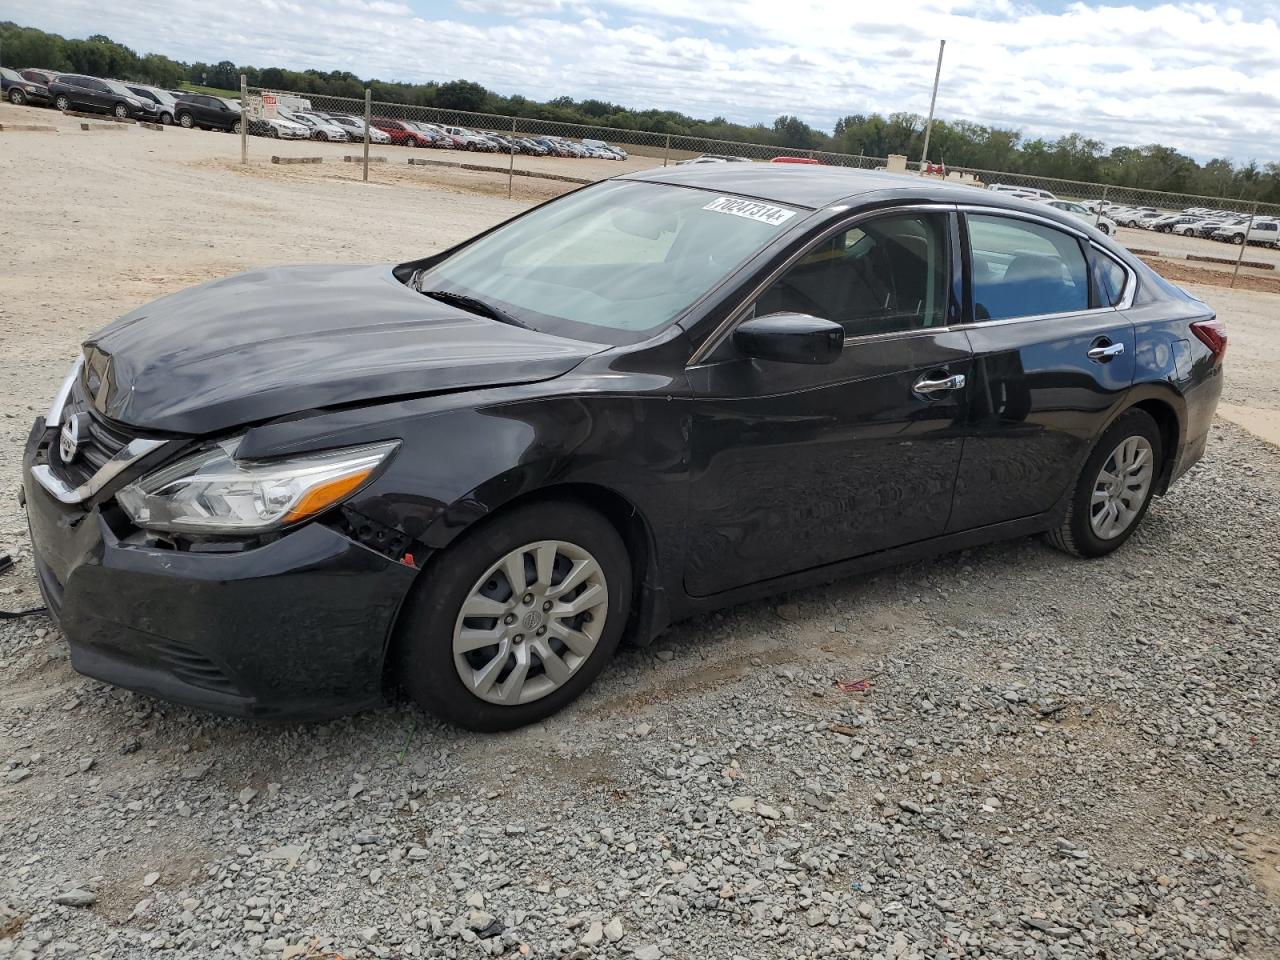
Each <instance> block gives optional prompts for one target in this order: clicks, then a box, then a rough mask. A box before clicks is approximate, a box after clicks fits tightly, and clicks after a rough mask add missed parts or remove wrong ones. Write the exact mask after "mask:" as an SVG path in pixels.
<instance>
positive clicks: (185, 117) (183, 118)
mask: <svg viewBox="0 0 1280 960" xmlns="http://www.w3.org/2000/svg"><path fill="white" fill-rule="evenodd" d="M178 125H179V126H181V127H185V128H186V129H188V130H190V129H191V128H192V126H193V125H194V124H193V123H192V120H191V114H189V113H184V114H181V115H180V116H179V117H178Z"/></svg>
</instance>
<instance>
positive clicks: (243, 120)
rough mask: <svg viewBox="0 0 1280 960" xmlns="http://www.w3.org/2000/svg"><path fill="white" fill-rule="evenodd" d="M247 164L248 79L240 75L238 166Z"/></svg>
mask: <svg viewBox="0 0 1280 960" xmlns="http://www.w3.org/2000/svg"><path fill="white" fill-rule="evenodd" d="M248 162H249V78H248V77H247V76H245V75H244V74H243V73H242V74H240V164H241V166H243V165H244V164H246V163H248Z"/></svg>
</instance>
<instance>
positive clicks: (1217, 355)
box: [1191, 317, 1227, 363]
mask: <svg viewBox="0 0 1280 960" xmlns="http://www.w3.org/2000/svg"><path fill="white" fill-rule="evenodd" d="M1191 332H1192V333H1194V334H1195V335H1196V339H1197V340H1199V341H1200V342H1201V343H1203V344H1204V345H1205V346H1206V347H1208V348H1209V352H1210V353H1212V354H1213V359H1214V360H1215V361H1217V362H1219V363H1221V362H1222V358H1223V356H1225V355H1226V352H1227V325H1226V324H1225V323H1223V322H1222V321H1221V320H1219V319H1218V318H1217V317H1214V318H1213V319H1212V320H1197V321H1196V322H1195V323H1193V324H1192V325H1191Z"/></svg>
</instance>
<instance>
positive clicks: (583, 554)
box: [23, 164, 1226, 730]
mask: <svg viewBox="0 0 1280 960" xmlns="http://www.w3.org/2000/svg"><path fill="white" fill-rule="evenodd" d="M1225 348H1226V334H1225V331H1224V329H1223V327H1222V324H1221V323H1220V322H1219V321H1218V320H1217V319H1216V317H1215V315H1214V312H1213V310H1212V309H1211V308H1209V307H1208V306H1206V305H1205V304H1204V303H1201V302H1200V301H1198V300H1195V299H1193V298H1192V297H1190V296H1188V295H1187V294H1185V293H1183V292H1182V291H1181V290H1179V289H1178V288H1176V287H1174V286H1172V285H1171V284H1169V283H1167V282H1166V281H1164V280H1163V279H1161V278H1160V277H1159V276H1157V275H1156V274H1155V273H1153V272H1152V271H1151V270H1150V268H1148V267H1147V266H1146V265H1144V264H1143V263H1142V261H1140V260H1138V259H1136V258H1135V257H1133V256H1131V255H1130V254H1129V253H1127V252H1126V251H1125V250H1124V249H1123V248H1122V247H1120V246H1118V245H1117V244H1115V243H1113V242H1112V241H1111V240H1110V239H1109V238H1107V237H1105V236H1103V235H1102V234H1100V233H1098V232H1097V231H1095V230H1094V229H1093V228H1091V227H1089V226H1088V225H1087V224H1084V223H1082V222H1081V221H1080V220H1079V219H1077V218H1075V217H1073V216H1071V215H1069V214H1066V213H1062V212H1059V211H1056V210H1053V209H1052V208H1049V207H1046V206H1044V205H1043V204H1032V203H1026V202H1023V201H1019V200H1016V199H1011V198H1008V197H1004V196H1001V195H999V194H996V193H992V192H984V193H978V192H976V191H973V190H970V189H967V188H964V187H958V186H949V185H946V184H940V183H935V182H932V181H929V180H924V179H919V178H914V177H894V176H890V175H887V174H882V173H875V172H862V171H850V170H840V169H831V168H823V167H818V166H779V165H763V164H759V165H758V164H720V165H707V166H689V167H682V168H671V169H665V170H653V171H649V172H645V173H638V174H631V175H628V176H625V177H621V178H617V179H614V180H610V181H606V182H604V183H600V184H596V185H593V186H590V187H587V188H585V189H582V190H579V191H577V192H575V193H572V194H569V195H567V196H565V197H562V198H560V199H557V200H554V201H552V202H550V203H548V204H545V205H543V206H540V207H537V208H534V209H532V210H530V211H528V212H526V213H524V214H522V215H520V216H518V217H516V218H514V219H513V220H511V221H509V222H507V223H505V224H503V225H501V226H499V227H497V228H495V229H493V230H491V231H488V232H486V233H483V234H481V235H479V236H478V237H475V238H473V239H471V240H468V241H466V242H464V243H462V244H460V245H458V246H456V247H454V248H452V249H449V250H446V251H444V252H443V253H438V254H433V255H431V256H428V257H423V258H421V259H417V260H411V261H409V262H406V263H402V264H399V265H398V266H346V267H342V266H303V267H290V268H272V269H266V270H260V271H256V272H252V273H247V274H243V275H239V276H232V277H228V278H226V279H223V280H217V281H214V282H212V283H208V284H205V285H203V286H200V287H195V288H193V289H190V290H187V291H184V292H181V293H178V294H175V295H172V296H169V297H166V298H164V299H162V300H159V301H157V302H155V303H152V304H149V305H147V306H144V307H141V308H139V309H138V310H136V311H135V312H133V313H131V314H129V315H127V316H125V317H123V318H121V319H120V320H119V321H118V322H116V323H115V324H113V325H111V326H109V327H107V328H106V329H105V330H103V331H101V332H100V333H98V334H95V335H94V336H92V337H90V338H89V339H88V340H87V341H86V342H85V344H84V349H83V356H82V357H81V358H80V359H79V360H77V361H76V363H75V365H74V367H73V369H72V370H71V373H70V375H69V376H68V378H67V380H66V382H65V384H64V385H63V387H62V390H61V391H60V392H59V394H58V396H57V399H56V400H55V402H54V404H53V406H52V409H51V410H50V411H49V414H48V416H47V417H43V418H41V419H39V420H37V421H36V423H35V426H34V429H33V430H32V432H31V435H30V439H29V441H28V443H27V447H26V451H25V460H24V474H23V486H24V491H25V500H26V507H27V511H28V518H29V522H30V526H31V534H32V542H33V545H34V553H35V557H36V560H37V571H38V574H39V579H40V582H41V584H42V587H43V590H44V593H45V596H46V598H47V600H48V603H49V607H50V609H51V611H52V612H53V614H54V615H55V616H56V617H57V619H58V621H59V623H60V625H61V628H62V631H63V633H64V634H65V636H66V637H67V639H68V641H69V643H70V648H71V658H72V663H73V665H74V666H75V667H76V669H78V670H80V671H82V672H83V673H86V674H88V675H90V676H93V677H98V678H101V679H103V680H106V681H109V682H112V683H116V684H119V685H121V686H125V687H130V688H133V689H135V690H140V691H145V692H148V693H151V694H154V695H156V696H160V697H165V698H171V699H174V700H178V701H183V702H186V703H189V704H193V705H197V706H200V707H204V708H208V709H211V710H217V711H223V712H228V713H235V714H243V715H258V716H265V715H270V716H284V715H288V716H317V715H326V714H333V713H338V712H343V711H350V710H356V709H360V708H363V707H368V706H370V705H372V704H376V703H378V702H380V701H381V699H382V698H383V695H384V689H386V688H387V687H388V686H389V685H390V684H391V683H392V682H398V683H399V684H401V685H402V686H403V687H405V688H407V690H408V691H409V693H410V694H411V695H412V696H413V697H414V698H415V699H416V700H417V701H418V702H419V703H420V704H421V705H422V706H423V707H425V708H426V709H428V710H431V711H434V712H435V713H437V714H439V715H440V716H442V717H445V718H448V719H449V720H451V721H453V722H455V723H458V724H461V725H463V726H466V727H471V728H475V729H483V730H497V729H503V728H510V727H515V726H518V725H521V724H525V723H529V722H531V721H534V720H537V719H539V718H542V717H545V716H547V715H548V714H551V713H552V712H554V711H555V710H557V709H558V708H560V707H562V706H564V705H565V704H566V703H568V702H569V701H570V700H572V699H573V698H574V697H576V696H577V695H578V694H580V693H581V692H582V691H583V690H584V689H585V688H586V687H587V686H588V685H589V684H590V683H591V682H592V680H593V679H594V678H595V677H596V676H597V674H599V673H600V671H601V670H603V669H604V668H605V666H606V664H607V663H608V661H609V658H610V656H611V655H612V654H613V652H614V649H615V647H616V646H617V645H618V643H619V641H620V640H622V639H623V638H624V637H625V638H629V639H630V640H632V641H633V642H636V643H640V644H645V643H648V642H650V641H652V640H653V638H654V637H655V636H656V635H658V634H659V633H660V632H661V631H662V630H663V629H665V628H666V626H667V625H668V624H670V623H671V622H673V621H675V620H678V619H680V618H683V617H688V616H690V615H692V614H695V613H698V612H701V611H706V610H710V609H713V608H716V607H720V606H724V605H726V604H732V603H737V602H739V601H742V600H745V599H747V598H751V597H758V596H761V595H764V594H769V593H773V592H776V591H779V590H784V589H790V588H793V587H797V586H800V585H804V584H810V583H814V582H819V581H829V580H832V579H835V578H837V577H843V576H847V575H850V574H856V573H860V572H864V571H868V570H872V569H875V568H878V567H883V566H885V565H887V564H894V563H900V562H903V561H905V560H911V559H914V558H918V557H922V556H925V555H928V554H933V553H937V552H939V551H944V550H955V549H958V548H963V547H970V546H973V545H975V544H979V543H983V542H986V541H991V540H997V539H1002V538H1009V537H1021V536H1026V535H1028V534H1036V533H1043V534H1045V535H1046V536H1047V538H1048V539H1049V541H1050V542H1051V543H1053V544H1054V545H1056V546H1058V547H1060V548H1062V549H1064V550H1066V551H1068V552H1070V553H1074V554H1076V555H1079V556H1083V557H1100V556H1103V555H1105V554H1108V553H1110V552H1111V551H1113V550H1115V549H1117V548H1118V547H1120V546H1121V545H1122V544H1123V543H1124V542H1125V541H1126V540H1127V539H1128V538H1129V537H1130V536H1131V535H1132V534H1133V532H1134V530H1135V529H1136V528H1137V527H1138V525H1139V523H1140V522H1141V520H1142V518H1143V515H1144V514H1145V513H1146V511H1147V509H1148V506H1149V504H1150V502H1151V499H1152V497H1153V496H1154V495H1159V494H1162V493H1164V491H1165V490H1167V489H1168V487H1169V485H1170V484H1171V483H1172V482H1173V481H1174V480H1176V479H1177V478H1178V477H1180V476H1181V475H1182V474H1183V473H1184V472H1185V471H1186V470H1187V468H1188V467H1190V466H1191V465H1192V464H1193V463H1195V462H1196V461H1197V460H1198V459H1199V458H1200V456H1201V454H1202V453H1203V451H1204V448H1205V442H1206V438H1207V436H1208V432H1209V425H1210V421H1211V419H1212V417H1213V412H1214V408H1215V405H1216V403H1217V400H1218V396H1219V393H1220V392H1221V389H1222V361H1223V354H1224V351H1225ZM1010 576H1016V572H1015V571H1010Z"/></svg>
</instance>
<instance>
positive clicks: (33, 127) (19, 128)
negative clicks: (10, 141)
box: [0, 123, 58, 133]
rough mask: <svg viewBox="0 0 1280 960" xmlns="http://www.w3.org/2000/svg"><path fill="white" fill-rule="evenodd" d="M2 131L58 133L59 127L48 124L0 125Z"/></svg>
mask: <svg viewBox="0 0 1280 960" xmlns="http://www.w3.org/2000/svg"><path fill="white" fill-rule="evenodd" d="M0 130H4V131H6V132H8V133H19V132H21V133H57V132H58V128H57V127H51V126H49V124H47V123H0Z"/></svg>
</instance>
